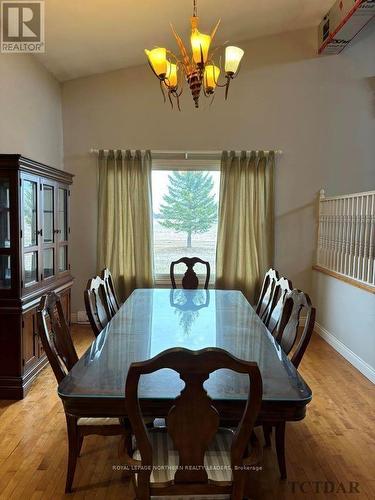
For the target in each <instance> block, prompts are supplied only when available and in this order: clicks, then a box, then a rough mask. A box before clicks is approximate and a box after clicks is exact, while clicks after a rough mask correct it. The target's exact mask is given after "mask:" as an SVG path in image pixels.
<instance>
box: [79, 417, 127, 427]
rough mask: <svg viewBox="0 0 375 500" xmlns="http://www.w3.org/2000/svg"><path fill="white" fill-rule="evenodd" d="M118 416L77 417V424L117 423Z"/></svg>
mask: <svg viewBox="0 0 375 500" xmlns="http://www.w3.org/2000/svg"><path fill="white" fill-rule="evenodd" d="M119 423H120V422H119V419H118V418H110V417H102V418H100V417H99V418H93V417H81V418H79V419H78V422H77V425H80V426H81V425H87V426H90V425H119Z"/></svg>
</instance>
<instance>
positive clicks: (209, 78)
mask: <svg viewBox="0 0 375 500" xmlns="http://www.w3.org/2000/svg"><path fill="white" fill-rule="evenodd" d="M198 22H199V18H198V17H197V0H193V17H192V18H191V37H190V43H191V55H189V53H188V51H187V49H186V48H185V45H184V43H183V41H182V40H181V38H180V36H179V35H178V34H177V33H176V31H175V30H174V28H173V26H172V25H171V28H172V32H173V35H174V37H175V38H176V41H177V45H178V47H179V50H180V54H181V57H180V58H178V57H177V56H176V55H175V54H174V53H173V52H171V51H170V50H168V49H166V48H163V47H156V48H155V49H152V50H147V49H145V52H146V55H147V58H148V62H149V64H150V67H151V69H152V71H153V73H154V74H155V76H156V77H157V78H158V80H159V82H160V88H161V91H162V94H163V97H164V102H165V101H166V97H165V92H167V95H168V98H169V102H170V103H171V106H172V108H173V100H172V99H175V100H176V102H177V106H178V109H180V101H179V98H180V96H181V94H182V91H183V81H184V80H186V82H187V84H188V86H189V89H190V91H191V94H192V97H193V100H194V103H195V107H196V108H198V107H199V97H200V95H201V93H203V94H204V96H205V97H211V98H212V99H213V97H214V95H215V89H216V87H225V99H227V97H228V90H229V85H230V82H231V80H233V78H235V77H236V76H237V74H238V70H239V65H240V62H241V59H242V56H243V54H244V51H243V50H242V49H240V48H239V47H233V46H228V47H226V48H225V62H224V72H225V81H224V83H222V84H220V83H219V81H218V80H219V76H220V73H222V69H221V59H219V61H218V62H219V64H218V65H216V61H217V59H216V57H217V50H218V48H215V49H213V50H211V43H212V40H213V39H214V36H215V34H216V31H217V28H218V27H219V24H220V20H219V21H218V22H217V24H216V26H215V27H214V29H213V30H212V32H211V34H210V35H206V34H204V33H200V32H199V30H198Z"/></svg>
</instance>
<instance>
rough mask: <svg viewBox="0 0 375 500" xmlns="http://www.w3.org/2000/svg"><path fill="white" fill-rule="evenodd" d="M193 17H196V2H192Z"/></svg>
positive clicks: (195, 0)
mask: <svg viewBox="0 0 375 500" xmlns="http://www.w3.org/2000/svg"><path fill="white" fill-rule="evenodd" d="M193 17H197V0H193Z"/></svg>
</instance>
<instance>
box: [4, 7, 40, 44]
mask: <svg viewBox="0 0 375 500" xmlns="http://www.w3.org/2000/svg"><path fill="white" fill-rule="evenodd" d="M44 51H45V43H44V1H39V2H30V1H13V2H11V1H3V2H1V52H4V53H10V54H20V53H27V52H44Z"/></svg>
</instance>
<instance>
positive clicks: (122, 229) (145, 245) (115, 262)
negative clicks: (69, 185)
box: [97, 150, 153, 300]
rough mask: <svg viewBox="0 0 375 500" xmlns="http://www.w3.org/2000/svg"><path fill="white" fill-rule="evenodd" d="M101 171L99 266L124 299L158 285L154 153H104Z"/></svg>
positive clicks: (99, 160) (100, 163) (99, 167)
mask: <svg viewBox="0 0 375 500" xmlns="http://www.w3.org/2000/svg"><path fill="white" fill-rule="evenodd" d="M98 170H99V194H98V240H97V250H98V251H97V256H98V257H97V266H98V271H100V270H101V269H103V268H104V267H108V268H109V269H110V271H111V273H112V275H113V279H114V281H115V285H116V287H117V290H118V293H119V295H120V297H121V299H122V300H124V299H126V298H127V297H128V296H129V295H130V293H131V292H132V291H133V290H134V289H135V288H148V287H152V286H153V252H152V241H153V233H152V194H151V153H150V151H146V152H145V153H141V151H136V152H135V153H134V154H132V153H131V151H129V150H127V151H125V152H123V151H120V150H117V151H113V150H111V151H109V152H108V153H106V154H104V151H103V150H101V151H99V156H98Z"/></svg>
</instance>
